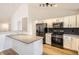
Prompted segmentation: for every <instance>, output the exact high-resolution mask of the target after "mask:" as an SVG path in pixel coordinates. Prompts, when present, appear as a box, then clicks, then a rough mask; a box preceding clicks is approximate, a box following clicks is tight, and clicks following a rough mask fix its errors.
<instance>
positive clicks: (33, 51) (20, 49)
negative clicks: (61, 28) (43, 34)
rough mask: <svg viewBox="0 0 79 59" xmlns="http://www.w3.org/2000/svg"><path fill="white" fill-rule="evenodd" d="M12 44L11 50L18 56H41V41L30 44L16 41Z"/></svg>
mask: <svg viewBox="0 0 79 59" xmlns="http://www.w3.org/2000/svg"><path fill="white" fill-rule="evenodd" d="M13 42H14V43H13V47H12V48H13V50H15V51H16V52H17V53H18V54H20V55H41V54H42V53H43V47H42V46H43V45H42V39H40V40H38V41H36V42H33V43H30V44H26V43H22V42H20V41H17V40H14V41H13Z"/></svg>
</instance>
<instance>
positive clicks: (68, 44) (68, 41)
mask: <svg viewBox="0 0 79 59" xmlns="http://www.w3.org/2000/svg"><path fill="white" fill-rule="evenodd" d="M63 39H64V40H63V41H64V48H67V49H70V50H75V51H78V40H79V39H78V38H76V37H75V36H69V35H68V36H64V37H63Z"/></svg>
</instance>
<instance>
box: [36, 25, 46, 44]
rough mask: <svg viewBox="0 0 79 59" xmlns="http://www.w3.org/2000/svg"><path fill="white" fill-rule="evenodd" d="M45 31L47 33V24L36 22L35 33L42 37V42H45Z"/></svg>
mask: <svg viewBox="0 0 79 59" xmlns="http://www.w3.org/2000/svg"><path fill="white" fill-rule="evenodd" d="M45 33H47V24H46V23H39V24H36V35H37V36H41V37H43V44H45Z"/></svg>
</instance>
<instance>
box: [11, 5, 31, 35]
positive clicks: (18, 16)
mask: <svg viewBox="0 0 79 59" xmlns="http://www.w3.org/2000/svg"><path fill="white" fill-rule="evenodd" d="M24 17H27V33H28V34H31V32H32V31H31V27H32V25H31V20H30V19H29V14H28V4H21V6H20V7H19V8H18V9H17V10H16V12H15V13H14V15H13V16H12V21H11V24H12V25H11V29H12V31H21V30H22V18H24Z"/></svg>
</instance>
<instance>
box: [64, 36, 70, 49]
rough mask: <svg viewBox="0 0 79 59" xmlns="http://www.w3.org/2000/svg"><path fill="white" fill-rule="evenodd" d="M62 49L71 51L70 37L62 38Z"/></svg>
mask: <svg viewBox="0 0 79 59" xmlns="http://www.w3.org/2000/svg"><path fill="white" fill-rule="evenodd" d="M64 48H67V49H71V37H68V36H64Z"/></svg>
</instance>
